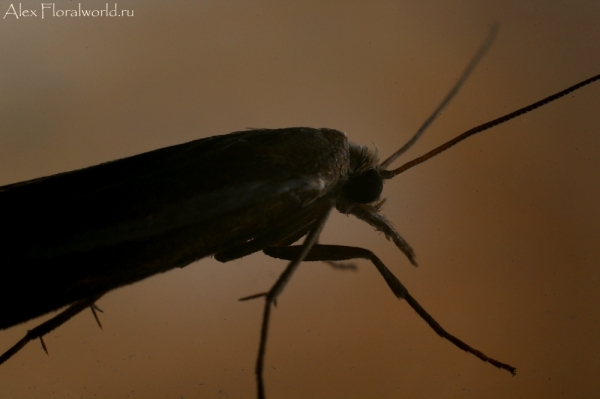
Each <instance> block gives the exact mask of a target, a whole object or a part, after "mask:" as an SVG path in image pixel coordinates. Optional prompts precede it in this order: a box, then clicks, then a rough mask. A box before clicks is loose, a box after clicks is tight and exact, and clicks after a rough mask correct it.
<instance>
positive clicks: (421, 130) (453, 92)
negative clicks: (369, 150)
mask: <svg viewBox="0 0 600 399" xmlns="http://www.w3.org/2000/svg"><path fill="white" fill-rule="evenodd" d="M498 26H499V24H498V22H497V21H494V23H493V24H492V26H491V28H490V33H488V35H487V37H486V38H485V41H484V42H483V44H482V45H481V47H479V50H477V53H475V55H474V56H473V58H472V59H471V61H470V62H469V64H468V65H467V67H466V68H465V70H464V71H463V73H462V74H461V75H460V77H459V78H458V80H457V81H456V83H455V84H454V86H453V87H452V89H450V91H449V92H448V94H446V97H444V99H443V100H442V102H441V103H440V105H438V106H437V108H436V109H435V110H434V111H433V112H432V113H431V115H429V118H427V119H426V120H425V122H423V124H422V125H421V127H420V128H419V130H417V132H416V133H415V134H414V135H413V136H412V137H411V138H410V140H408V141H407V142H406V144H404V145H403V146H402V148H400V149H399V150H398V151H396V152H395V153H393V154H392V155H390V157H389V158H388V159H386V160H385V161H383V162H382V163H381V165H380V167H381V168H382V169H384V168H387V167H388V166H389V165H390V164H391V163H392V162H394V161H395V160H396V159H397V158H398V157H399V156H400V155H402V154H404V153H405V152H406V151H407V150H408V149H409V148H410V147H412V146H413V144H415V143H416V142H417V140H418V139H419V138H420V137H421V135H423V133H425V130H427V128H428V127H429V126H430V125H431V124H432V123H433V121H434V120H435V119H436V118H437V117H438V115H439V114H440V112H442V110H443V109H444V108H445V107H446V105H448V103H449V102H450V100H452V98H453V97H454V96H455V95H456V93H458V90H459V89H460V88H461V87H462V86H463V84H464V83H465V81H466V80H467V78H468V77H469V75H470V74H471V72H473V69H475V66H477V64H478V63H479V61H481V59H482V58H483V56H484V55H485V53H486V52H487V51H488V50H489V48H490V46H491V45H492V43H493V42H494V39H495V38H496V34H497V33H498Z"/></svg>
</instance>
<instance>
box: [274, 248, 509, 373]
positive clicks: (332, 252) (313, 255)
mask: <svg viewBox="0 0 600 399" xmlns="http://www.w3.org/2000/svg"><path fill="white" fill-rule="evenodd" d="M299 250H300V248H299V247H297V246H291V247H277V248H267V249H265V250H264V253H265V254H267V255H268V256H271V257H273V258H278V259H287V260H289V259H295V258H296V257H297V256H298V252H299ZM349 259H367V260H370V261H371V262H372V263H373V264H374V265H375V267H376V268H377V270H378V271H379V273H380V274H381V275H382V276H383V279H384V280H385V282H386V283H387V285H388V287H390V289H391V290H392V292H393V293H394V295H396V297H397V298H399V299H405V300H406V302H408V304H409V305H410V307H411V308H413V310H414V311H415V312H417V314H418V315H419V316H420V317H421V318H422V319H423V320H424V321H425V322H426V323H427V324H429V326H430V327H431V328H432V329H433V331H435V332H436V333H437V334H438V335H439V336H440V337H442V338H445V339H447V340H448V341H450V342H452V343H453V344H454V345H455V346H457V347H458V348H460V349H462V350H464V351H466V352H469V353H471V354H473V355H475V356H477V357H478V358H479V359H481V360H483V361H484V362H488V363H490V364H492V365H494V366H496V367H498V368H500V369H504V370H507V371H509V372H510V373H511V374H512V375H515V373H516V369H515V368H514V367H512V366H510V365H508V364H505V363H502V362H499V361H498V360H495V359H492V358H491V357H488V356H486V355H485V354H483V353H482V352H480V351H478V350H477V349H475V348H473V347H471V346H469V345H467V344H466V343H465V342H463V341H461V340H460V339H458V338H456V337H455V336H454V335H452V334H450V333H449V332H447V331H446V330H445V329H444V328H443V327H442V326H441V325H440V324H439V323H438V322H437V321H435V319H434V318H433V317H432V316H431V315H430V314H429V313H427V311H426V310H425V309H423V307H422V306H421V305H420V304H419V303H418V302H417V300H416V299H415V298H413V297H412V296H411V295H410V294H409V293H408V290H407V289H406V288H405V287H404V285H402V283H401V282H400V280H398V279H397V278H396V276H394V274H393V273H392V272H391V271H390V269H388V268H387V266H385V265H384V264H383V262H382V261H381V260H380V259H379V258H378V257H377V256H376V255H375V254H374V253H373V252H371V251H369V250H368V249H364V248H357V247H346V246H340V245H315V246H313V247H312V249H311V250H310V252H309V253H308V254H307V255H306V256H305V257H304V261H307V262H310V261H324V260H331V261H340V260H349Z"/></svg>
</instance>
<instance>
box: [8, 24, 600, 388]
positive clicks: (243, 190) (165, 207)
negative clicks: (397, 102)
mask: <svg viewBox="0 0 600 399" xmlns="http://www.w3.org/2000/svg"><path fill="white" fill-rule="evenodd" d="M492 38H493V33H492V34H491V35H490V37H488V39H487V40H486V42H485V43H484V45H483V46H482V48H481V49H480V50H479V52H478V53H477V54H476V56H475V57H474V59H473V60H472V61H471V63H470V64H469V66H468V67H467V68H466V70H465V72H464V73H463V75H462V76H461V78H460V79H459V80H458V82H457V84H456V85H455V87H454V88H453V89H452V90H451V91H450V93H449V94H448V96H447V97H446V98H445V99H444V100H443V101H442V103H441V104H440V106H439V107H438V108H437V109H436V110H435V111H434V112H433V114H432V115H431V117H430V118H429V119H428V120H427V121H426V122H425V123H424V125H423V126H422V127H421V129H419V131H418V132H417V133H416V134H415V135H414V136H413V137H412V138H411V139H410V140H409V141H408V142H407V144H406V145H404V146H403V147H402V148H401V149H400V150H398V151H397V152H396V153H394V154H392V155H391V156H390V157H388V158H387V159H386V160H384V161H383V162H380V160H379V158H378V155H377V153H376V152H375V151H372V150H371V149H369V148H368V147H364V146H361V145H358V144H355V143H352V142H350V141H348V139H347V137H346V135H345V134H344V133H342V132H340V131H337V130H334V129H313V128H307V127H295V128H285V129H272V130H271V129H257V130H248V131H242V132H236V133H231V134H228V135H223V136H215V137H210V138H206V139H201V140H197V141H192V142H189V143H184V144H180V145H176V146H172V147H167V148H163V149H159V150H156V151H151V152H148V153H144V154H140V155H137V156H133V157H129V158H125V159H122V160H118V161H114V162H109V163H105V164H101V165H97V166H93V167H90V168H86V169H81V170H77V171H73V172H67V173H63V174H59V175H54V176H49V177H43V178H39V179H34V180H30V181H26V182H21V183H15V184H11V185H7V186H3V187H0V212H1V213H2V215H1V218H2V227H3V228H2V231H3V237H2V240H1V241H0V251H1V253H2V256H3V263H4V265H5V267H8V268H10V270H11V277H10V279H2V281H1V282H0V304H1V305H0V306H2V308H1V309H0V329H5V328H8V327H11V326H14V325H16V324H19V323H22V322H25V321H27V320H30V319H32V318H34V317H37V316H40V315H43V314H45V313H48V312H50V311H53V310H57V309H59V308H61V307H64V306H68V307H67V309H66V310H64V311H63V312H61V313H59V314H58V315H57V316H55V317H53V318H52V319H50V320H49V321H47V322H45V323H43V324H41V325H40V326H38V327H36V328H35V329H33V330H31V331H29V332H28V333H27V335H26V336H25V338H23V339H22V340H21V341H19V342H18V343H17V344H16V345H15V346H14V347H13V348H11V349H9V350H8V351H7V352H6V353H4V354H3V355H2V356H0V363H2V362H4V361H6V360H7V359H8V358H10V357H11V356H12V355H14V354H15V353H16V352H18V351H19V350H20V349H21V348H22V347H23V346H24V345H25V344H26V343H27V342H29V341H30V340H32V339H37V338H40V339H41V338H42V337H43V336H44V335H45V334H47V333H48V332H50V331H52V330H53V329H54V328H56V327H58V326H60V325H61V324H63V323H64V322H66V321H67V320H69V319H70V318H71V317H73V316H74V315H76V314H77V313H79V312H80V311H81V310H83V309H86V308H88V307H91V308H92V310H93V311H94V315H96V314H95V309H97V308H95V302H96V301H97V300H98V298H100V297H101V296H102V295H104V294H105V293H107V292H108V291H111V290H113V289H115V288H118V287H121V286H124V285H127V284H131V283H134V282H136V281H139V280H142V279H144V278H146V277H149V276H152V275H154V274H157V273H160V272H165V271H167V270H170V269H173V268H176V267H184V266H186V265H188V264H190V263H192V262H193V261H195V260H198V259H201V258H203V257H206V256H210V255H212V256H214V257H215V258H216V259H217V260H219V261H222V262H227V261H230V260H234V259H237V258H241V257H243V256H246V255H249V254H251V253H254V252H257V251H263V252H264V253H265V254H267V255H269V256H272V257H275V258H280V259H286V260H289V261H290V263H289V265H288V266H287V268H286V269H285V271H284V272H283V273H282V274H281V276H280V277H279V279H278V280H277V281H276V282H275V284H274V285H273V287H272V288H271V289H270V290H269V291H268V292H266V293H261V294H257V295H253V296H251V297H246V298H244V299H252V298H257V297H265V299H266V300H265V308H264V315H263V322H262V330H261V339H260V348H259V354H258V359H257V364H256V375H257V383H258V396H259V397H260V398H263V397H264V396H265V388H264V382H263V378H262V370H263V365H264V357H265V353H266V343H267V332H268V325H269V316H270V311H271V308H272V305H273V304H274V303H275V301H276V299H277V297H278V295H279V294H281V292H282V291H283V289H284V287H285V285H286V283H287V281H289V279H290V278H291V276H292V274H293V273H294V271H295V270H296V268H297V267H298V265H299V264H300V263H301V262H302V261H344V260H350V259H357V258H364V259H368V260H370V261H371V262H372V263H373V264H374V265H375V267H376V268H377V270H378V271H379V272H380V273H381V275H382V276H383V278H384V280H385V281H386V283H387V284H388V286H389V288H390V289H391V290H392V292H393V293H394V294H395V295H396V296H397V297H398V298H401V299H405V300H406V301H407V302H408V304H409V305H410V306H411V307H412V308H413V309H414V310H415V311H416V312H417V313H418V314H419V315H420V316H421V317H422V318H423V319H424V320H425V321H426V322H427V323H428V324H429V325H430V326H431V327H432V328H433V329H434V330H435V331H436V333H438V334H439V335H440V336H442V337H444V338H446V339H448V340H449V341H451V342H452V343H453V344H455V345H456V346H458V347H459V348H461V349H463V350H465V351H467V352H470V353H472V354H474V355H475V356H477V357H479V358H480V359H482V360H484V361H486V362H489V363H491V364H493V365H494V366H496V367H499V368H501V369H505V370H507V371H509V372H511V373H513V374H514V373H515V368H514V367H512V366H509V365H508V364H505V363H502V362H499V361H497V360H495V359H492V358H490V357H488V356H486V355H484V354H483V353H481V352H480V351H478V350H476V349H474V348H472V347H470V346H469V345H467V344H466V343H464V342H462V341H461V340H459V339H458V338H456V337H454V336H453V335H451V334H449V333H448V332H446V331H445V330H444V329H443V328H442V327H441V326H440V325H439V324H438V323H437V322H436V321H435V320H434V319H433V317H431V316H430V315H429V314H428V313H427V312H426V311H425V310H424V309H423V308H422V307H421V306H420V305H419V304H418V302H417V301H416V300H415V299H414V298H413V297H412V296H411V295H410V294H409V293H408V291H407V290H406V288H405V287H404V286H403V285H402V284H401V283H400V281H399V280H398V279H397V278H396V277H395V276H394V275H393V274H392V273H391V272H390V271H389V269H388V268H387V267H386V266H385V265H384V264H383V263H382V262H381V261H380V260H379V259H378V258H377V257H376V256H375V254H373V253H372V252H370V251H368V250H366V249H362V248H356V247H346V246H333V245H323V244H317V239H318V237H319V234H320V232H321V230H322V228H323V226H324V224H325V222H326V220H327V217H328V216H329V214H330V212H331V211H332V210H333V209H334V208H335V209H337V210H338V211H340V212H342V213H344V214H351V215H354V216H356V217H357V218H359V219H361V220H363V221H365V222H367V223H369V224H370V225H371V226H373V227H374V228H375V229H377V230H379V231H381V232H383V233H384V234H385V236H386V237H387V238H388V239H390V240H392V241H393V242H394V243H395V244H396V246H397V247H398V248H399V249H400V250H401V251H402V252H403V253H404V255H405V256H406V257H407V258H408V260H409V261H410V262H411V263H412V264H413V265H416V260H415V255H414V252H413V250H412V249H411V247H410V246H409V245H408V244H407V243H406V241H405V240H404V239H403V238H402V237H401V236H400V234H399V233H398V232H397V231H396V230H395V229H394V227H393V226H392V225H391V224H390V223H389V222H388V221H387V220H386V219H385V217H383V216H382V215H381V214H380V213H379V210H380V207H381V205H382V203H383V200H381V199H380V195H381V192H382V189H383V182H384V180H387V179H391V178H393V177H394V176H396V175H398V174H400V173H402V172H404V171H406V170H407V169H409V168H411V167H413V166H415V165H417V164H419V163H421V162H424V161H425V160H427V159H429V158H431V157H433V156H435V155H437V154H439V153H441V152H442V151H445V150H446V149H448V148H449V147H451V146H453V145H454V144H456V143H458V142H460V141H462V140H464V139H465V138H467V137H469V136H471V135H474V134H476V133H479V132H481V131H484V130H486V129H489V128H490V127H493V126H495V125H497V124H500V123H503V122H506V121H508V120H510V119H512V118H515V117H517V116H519V115H521V114H524V113H526V112H529V111H531V110H533V109H535V108H537V107H540V106H542V105H544V104H546V103H548V102H551V101H553V100H555V99H558V98H560V97H562V96H564V95H566V94H568V93H571V92H573V91H575V90H577V89H579V88H581V87H583V86H585V85H587V84H589V83H592V82H594V81H596V80H598V79H600V75H596V76H594V77H592V78H589V79H587V80H584V81H583V82H581V83H578V84H576V85H574V86H572V87H570V88H568V89H566V90H563V91H561V92H559V93H556V94H554V95H552V96H550V97H547V98H545V99H543V100H541V101H539V102H536V103H534V104H532V105H529V106H527V107H524V108H522V109H519V110H517V111H515V112H513V113H510V114H508V115H505V116H503V117H501V118H498V119H495V120H493V121H490V122H488V123H485V124H483V125H480V126H477V127H475V128H473V129H471V130H469V131H467V132H465V133H463V134H461V135H459V136H458V137H456V138H454V139H453V140H450V141H448V142H447V143H445V144H443V145H441V146H439V147H437V148H436V149H434V150H432V151H430V152H429V153H427V154H425V155H423V156H421V157H419V158H417V159H414V160H412V161H410V162H408V163H406V164H404V165H402V166H400V167H399V168H397V169H393V170H390V169H387V168H388V167H389V166H390V164H391V163H392V162H393V161H394V160H395V159H396V158H397V157H398V156H400V155H401V154H402V153H403V152H405V151H406V150H407V149H408V148H410V147H411V146H412V145H413V144H414V143H415V142H416V140H417V139H418V138H419V137H420V135H421V134H422V133H423V132H424V131H425V129H426V128H427V127H428V126H429V124H430V123H431V122H432V121H433V119H434V118H435V117H436V116H437V114H438V113H439V112H440V110H441V109H442V108H443V107H444V106H445V105H446V104H447V103H448V101H449V100H450V99H451V98H452V97H453V96H454V95H455V93H456V91H457V90H458V88H459V87H460V86H461V85H462V83H463V82H464V80H465V79H466V77H467V76H468V75H469V73H470V72H471V70H472V69H473V67H474V66H475V64H476V63H477V62H478V61H479V60H480V59H481V57H482V55H483V53H484V52H485V51H486V50H487V48H488V47H489V45H490V43H491V40H492ZM304 236H306V238H305V239H304V241H303V244H302V245H299V246H294V245H292V244H293V243H294V242H296V241H298V240H299V239H301V238H302V237H304ZM42 344H43V345H44V347H45V344H44V343H43V341H42Z"/></svg>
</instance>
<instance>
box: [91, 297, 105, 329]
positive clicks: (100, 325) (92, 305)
mask: <svg viewBox="0 0 600 399" xmlns="http://www.w3.org/2000/svg"><path fill="white" fill-rule="evenodd" d="M90 309H91V310H92V314H93V315H94V319H96V323H98V327H100V329H101V330H104V329H103V328H102V323H100V318H99V317H98V313H96V311H98V312H100V313H104V310H102V309H100V308H99V307H98V305H96V304H95V303H92V304H91V305H90Z"/></svg>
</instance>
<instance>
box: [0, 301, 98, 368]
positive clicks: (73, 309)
mask: <svg viewBox="0 0 600 399" xmlns="http://www.w3.org/2000/svg"><path fill="white" fill-rule="evenodd" d="M101 296H102V295H96V296H93V297H90V298H86V299H84V300H81V301H79V302H76V303H74V304H73V305H71V306H69V307H68V308H67V309H65V310H64V311H62V312H61V313H59V314H58V315H56V316H54V317H53V318H51V319H50V320H48V321H45V322H44V323H42V324H40V325H39V326H37V327H35V328H34V329H33V330H29V331H27V334H25V337H23V339H21V340H20V341H19V342H17V343H16V344H15V345H13V347H12V348H10V349H9V350H7V351H6V352H4V353H3V354H2V356H0V364H2V363H4V362H5V361H7V360H8V359H10V358H11V357H12V356H13V355H14V354H16V353H17V352H19V351H20V350H21V349H23V347H24V346H25V345H27V343H28V342H30V341H33V340H34V339H38V338H39V339H40V342H41V343H42V348H43V349H44V351H45V352H46V353H48V348H47V347H46V343H45V342H44V339H43V338H42V337H43V336H44V335H46V334H48V333H49V332H51V331H52V330H54V329H55V328H58V327H60V326H61V325H63V324H64V323H66V322H67V321H69V320H70V319H71V318H72V317H73V316H75V315H76V314H78V313H79V312H81V311H82V310H84V309H86V308H87V307H90V306H92V305H93V304H94V302H96V301H97V300H98V299H99V298H100V297H101Z"/></svg>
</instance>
